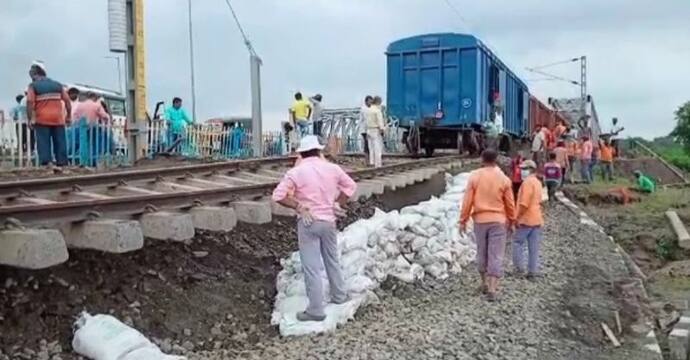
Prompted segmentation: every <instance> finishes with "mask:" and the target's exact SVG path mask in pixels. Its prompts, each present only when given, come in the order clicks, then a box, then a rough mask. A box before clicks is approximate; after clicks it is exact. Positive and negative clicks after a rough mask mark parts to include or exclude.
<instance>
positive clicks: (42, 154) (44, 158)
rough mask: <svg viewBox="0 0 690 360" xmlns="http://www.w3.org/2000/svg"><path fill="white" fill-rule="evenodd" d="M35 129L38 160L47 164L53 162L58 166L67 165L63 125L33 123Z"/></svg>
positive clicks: (42, 163)
mask: <svg viewBox="0 0 690 360" xmlns="http://www.w3.org/2000/svg"><path fill="white" fill-rule="evenodd" d="M34 129H35V131H36V148H37V150H38V162H39V163H40V164H41V165H48V164H49V163H51V162H53V155H55V164H56V165H58V166H66V165H67V138H66V137H65V126H64V125H60V126H46V125H34Z"/></svg>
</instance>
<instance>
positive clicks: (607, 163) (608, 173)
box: [599, 139, 614, 182]
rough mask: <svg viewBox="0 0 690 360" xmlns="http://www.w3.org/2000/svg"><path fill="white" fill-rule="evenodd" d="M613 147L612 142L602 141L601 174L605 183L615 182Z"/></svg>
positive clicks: (600, 147) (600, 148)
mask: <svg viewBox="0 0 690 360" xmlns="http://www.w3.org/2000/svg"><path fill="white" fill-rule="evenodd" d="M613 150H614V148H613V146H612V145H611V141H610V140H608V139H607V140H605V141H601V143H600V145H599V153H600V157H601V174H602V176H603V178H604V181H609V182H610V181H613Z"/></svg>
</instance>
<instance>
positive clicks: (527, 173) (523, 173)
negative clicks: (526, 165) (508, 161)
mask: <svg viewBox="0 0 690 360" xmlns="http://www.w3.org/2000/svg"><path fill="white" fill-rule="evenodd" d="M530 175H532V172H531V171H529V170H526V169H522V170H520V176H521V177H522V180H525V179H527V177H529V176H530Z"/></svg>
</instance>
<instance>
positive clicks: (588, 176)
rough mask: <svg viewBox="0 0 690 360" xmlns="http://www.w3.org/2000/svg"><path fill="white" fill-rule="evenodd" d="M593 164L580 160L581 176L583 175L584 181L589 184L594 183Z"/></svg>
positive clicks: (587, 160) (586, 160) (589, 161)
mask: <svg viewBox="0 0 690 360" xmlns="http://www.w3.org/2000/svg"><path fill="white" fill-rule="evenodd" d="M591 162H592V161H591V160H589V159H580V175H582V181H584V182H586V183H588V184H589V183H591V182H592V167H591Z"/></svg>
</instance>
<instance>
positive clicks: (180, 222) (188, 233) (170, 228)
mask: <svg viewBox="0 0 690 360" xmlns="http://www.w3.org/2000/svg"><path fill="white" fill-rule="evenodd" d="M140 222H141V228H142V230H143V232H144V236H145V237H147V238H151V239H155V240H171V241H187V240H191V239H192V238H193V237H194V222H193V221H192V216H191V215H189V214H181V213H170V212H155V213H149V214H144V215H143V216H142V217H141V219H140Z"/></svg>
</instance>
